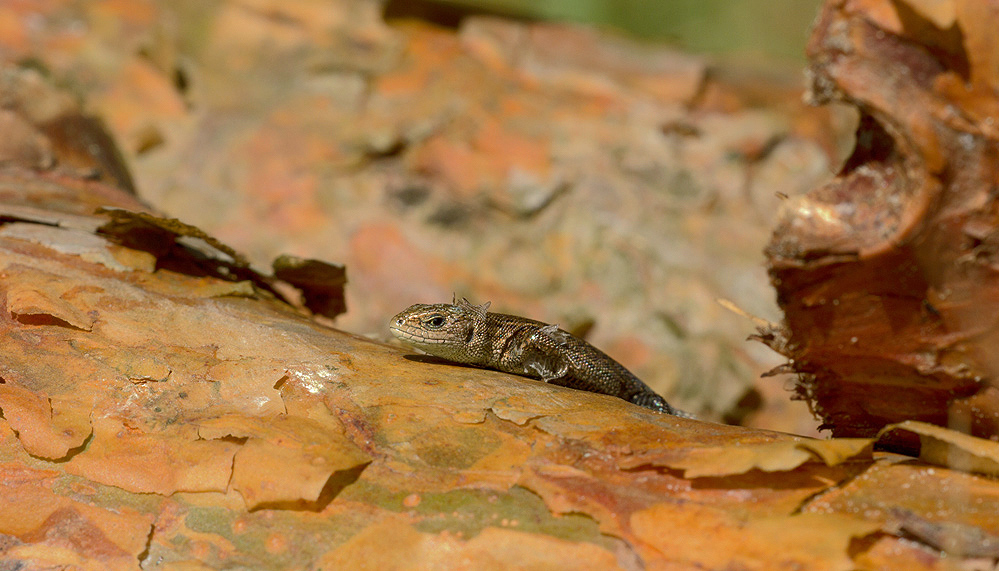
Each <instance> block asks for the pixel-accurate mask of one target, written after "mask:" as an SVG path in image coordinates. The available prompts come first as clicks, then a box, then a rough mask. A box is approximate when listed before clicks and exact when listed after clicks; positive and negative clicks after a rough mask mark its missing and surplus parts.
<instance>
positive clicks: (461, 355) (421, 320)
mask: <svg viewBox="0 0 999 571" xmlns="http://www.w3.org/2000/svg"><path fill="white" fill-rule="evenodd" d="M489 305H490V303H489V302H486V303H485V304H483V305H474V304H472V303H470V302H469V301H468V300H467V299H464V298H462V299H457V297H456V298H455V300H454V301H453V302H452V303H450V304H447V303H437V304H424V303H417V304H415V305H412V306H410V307H408V308H407V309H406V310H404V311H402V312H401V313H399V314H398V315H396V316H395V317H393V318H392V321H391V322H390V323H389V329H390V330H391V332H392V334H393V335H395V336H396V337H398V338H399V339H401V340H403V341H405V342H408V343H409V344H410V345H413V346H414V347H416V348H417V349H420V350H421V351H423V352H425V353H427V354H429V355H433V356H435V357H442V358H444V359H447V360H449V361H454V362H457V363H464V364H469V365H477V366H480V367H486V368H490V369H497V370H499V371H503V372H506V373H514V374H517V375H523V376H526V377H531V378H534V379H540V380H542V381H544V382H546V383H552V384H556V385H560V386H563V387H570V388H574V389H580V390H584V391H590V392H595V393H603V394H606V395H611V396H615V397H618V398H622V399H624V400H626V401H628V402H631V403H634V404H637V405H639V406H643V407H645V408H648V409H652V410H654V411H657V412H661V413H666V414H674V415H678V416H688V415H687V413H684V412H681V411H679V410H677V409H675V408H673V407H672V406H670V404H669V403H667V402H666V399H664V398H663V397H661V396H659V395H658V394H657V393H656V392H655V391H653V390H652V389H651V388H649V386H648V385H646V384H645V383H643V382H642V381H641V380H640V379H639V378H638V377H636V376H635V375H633V374H632V373H631V372H630V371H628V369H626V368H624V366H623V365H621V364H620V363H618V362H617V361H615V360H614V359H612V358H610V357H609V356H608V355H607V354H606V353H604V352H603V351H601V350H599V349H597V348H596V347H594V346H593V345H590V344H589V343H587V342H586V341H584V340H582V339H580V338H579V337H576V336H575V335H573V334H571V333H569V332H568V331H565V330H563V329H560V328H559V327H558V325H549V324H547V323H543V322H541V321H535V320H533V319H528V318H526V317H518V316H516V315H506V314H503V313H490V312H488V311H487V310H488V309H489Z"/></svg>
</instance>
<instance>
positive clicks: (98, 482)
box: [0, 140, 999, 571]
mask: <svg viewBox="0 0 999 571" xmlns="http://www.w3.org/2000/svg"><path fill="white" fill-rule="evenodd" d="M25 144H28V145H30V144H32V142H31V141H30V140H29V141H27V142H26V143H25ZM94 203H100V204H102V205H103V206H105V207H114V208H116V209H115V210H106V209H105V210H101V211H100V212H99V213H97V214H92V212H93V210H94ZM121 209H127V210H128V211H131V210H134V209H138V210H144V208H143V207H142V205H141V204H138V203H136V201H135V199H134V197H133V196H131V195H129V194H126V193H124V192H122V191H120V190H118V189H115V188H112V187H108V186H105V185H103V184H100V183H95V182H92V181H83V180H79V179H74V178H72V177H68V176H65V175H59V174H57V173H55V172H51V171H50V172H44V173H39V172H36V171H33V170H27V169H25V168H24V167H23V166H17V165H10V164H8V165H6V166H4V167H2V168H0V214H2V224H0V300H2V304H3V307H2V310H3V311H2V313H0V346H2V347H3V355H2V358H0V411H2V415H0V562H2V564H3V565H4V566H6V567H9V568H13V569H20V568H27V569H36V568H39V569H41V568H67V569H93V570H98V569H100V570H107V569H140V568H141V569H192V568H195V569H206V568H207V569H225V568H233V567H242V568H253V569H292V568H294V569H378V570H383V569H426V570H431V569H434V570H436V569H467V568H474V569H497V570H498V569H510V568H521V569H553V568H571V569H594V570H597V569H601V570H602V569H625V570H631V571H638V570H640V569H660V568H663V569H665V568H673V569H677V568H678V569H701V570H703V569H715V570H718V571H721V570H726V569H733V568H739V569H752V570H760V571H765V570H770V569H780V568H789V569H830V570H848V569H855V568H857V567H861V568H877V569H905V570H913V569H915V570H921V569H925V570H930V569H941V568H947V567H946V566H947V565H952V564H956V563H955V562H963V561H965V560H967V561H969V562H973V561H974V560H975V558H983V557H984V558H995V557H999V543H997V538H999V521H997V520H996V518H995V513H996V512H997V511H999V485H997V483H996V480H995V477H996V476H997V475H999V447H997V445H996V444H995V443H993V442H989V441H987V440H981V439H976V438H972V437H970V436H967V435H963V434H960V433H957V432H954V431H951V430H947V429H941V428H938V427H934V426H932V425H919V424H914V423H908V424H904V425H900V426H898V427H896V428H894V429H893V431H895V432H905V433H907V434H914V435H918V437H919V438H921V439H923V442H924V446H923V450H922V456H923V458H922V460H923V461H921V462H920V461H916V460H915V459H912V458H905V457H902V456H898V455H894V454H881V453H872V452H871V450H872V447H873V446H874V444H875V443H874V441H873V440H869V439H832V440H826V441H820V440H812V439H807V438H802V437H796V436H790V435H786V434H779V433H774V432H766V431H758V430H752V429H745V428H739V427H731V426H724V425H720V424H713V423H707V422H701V421H697V420H690V419H683V418H677V417H673V416H668V415H661V414H657V413H654V412H651V411H648V410H645V409H642V408H640V407H637V406H635V405H631V404H629V403H626V402H624V401H622V400H620V399H616V398H613V397H606V396H602V395H595V394H591V393H585V392H580V391H573V390H571V389H565V388H562V387H557V386H551V385H546V384H544V383H540V382H536V381H531V380H528V379H524V378H522V377H514V376H510V375H505V374H502V373H497V372H493V371H486V370H481V369H472V368H467V367H461V366H454V365H450V364H443V363H439V362H433V361H428V360H427V359H425V358H419V357H414V356H412V355H409V352H407V351H404V350H400V349H398V348H395V347H389V346H386V345H383V344H380V343H376V342H373V341H370V340H368V339H364V338H361V337H358V336H355V335H352V334H349V333H345V332H342V331H339V330H336V329H332V328H329V327H325V326H323V325H321V324H319V323H317V322H315V321H314V320H313V319H312V318H310V316H309V315H308V314H307V313H305V312H304V311H302V310H300V309H298V308H296V307H294V306H292V305H291V304H289V303H287V302H285V301H282V300H281V299H280V298H278V297H275V295H274V294H273V293H272V291H271V289H268V288H269V287H273V289H283V288H282V287H278V286H277V283H276V282H275V281H273V278H269V277H268V276H264V275H257V276H256V277H255V278H254V279H240V276H238V275H234V273H233V271H232V269H231V263H232V262H231V260H230V259H228V258H227V257H226V256H224V255H223V253H224V252H225V251H226V250H228V248H227V247H225V246H224V245H223V244H221V243H218V242H217V241H215V240H213V239H211V238H210V237H209V236H205V235H203V236H202V237H203V238H205V239H206V242H211V243H214V244H215V245H216V250H219V252H222V253H219V252H216V253H215V254H214V255H215V256H217V258H211V256H208V255H207V254H206V253H205V251H201V250H192V249H191V247H190V246H189V245H188V244H187V243H186V240H185V238H188V237H190V235H191V234H197V233H198V232H195V231H194V230H193V229H192V228H191V227H183V226H178V225H177V223H176V222H175V221H169V220H165V219H158V218H157V217H156V216H155V214H154V213H151V212H149V211H145V212H140V213H137V214H134V215H127V214H125V211H126V210H121ZM125 219H129V220H133V221H135V220H142V221H144V222H145V223H147V224H152V225H153V226H155V227H157V228H162V227H163V226H167V227H171V228H178V227H180V228H185V230H184V233H178V234H177V235H176V238H175V241H174V242H173V243H172V244H170V245H168V246H164V240H163V239H162V236H161V234H160V233H154V238H155V239H150V236H149V234H150V233H149V226H147V225H139V224H134V225H131V226H129V227H128V229H125V228H123V227H122V225H121V222H122V220H125ZM112 229H113V231H111V230H112ZM126 244H127V245H126ZM208 259H215V260H216V262H214V263H211V264H210V263H208V262H207V260H208ZM212 268H214V270H213V271H212ZM223 268H225V269H223ZM335 277H336V276H334V281H336V280H335ZM903 537H904V538H905V539H903Z"/></svg>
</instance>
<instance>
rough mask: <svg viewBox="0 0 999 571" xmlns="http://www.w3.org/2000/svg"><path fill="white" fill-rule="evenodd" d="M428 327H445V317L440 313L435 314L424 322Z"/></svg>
mask: <svg viewBox="0 0 999 571" xmlns="http://www.w3.org/2000/svg"><path fill="white" fill-rule="evenodd" d="M424 323H425V324H426V325H427V327H432V328H434V329H440V328H441V327H444V317H443V316H440V315H435V316H433V317H431V318H429V319H427V320H426V321H425V322H424Z"/></svg>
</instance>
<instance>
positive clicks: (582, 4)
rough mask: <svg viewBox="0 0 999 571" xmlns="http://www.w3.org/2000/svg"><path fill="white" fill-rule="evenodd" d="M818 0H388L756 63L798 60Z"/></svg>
mask: <svg viewBox="0 0 999 571" xmlns="http://www.w3.org/2000/svg"><path fill="white" fill-rule="evenodd" d="M819 5H820V2H819V0H740V1H738V2H732V1H731V0H542V1H538V0H439V1H436V2H434V1H429V0H391V1H390V2H388V3H387V5H386V15H387V16H389V17H399V16H404V15H405V16H411V17H419V18H424V19H431V20H435V21H438V22H455V21H457V20H458V19H460V18H461V17H462V16H463V15H466V14H469V13H476V12H480V13H481V12H490V13H493V14H498V15H506V16H508V17H516V18H525V19H533V20H548V21H565V22H578V23H583V24H591V25H596V26H599V27H601V28H604V29H608V30H616V31H618V32H620V33H624V34H627V35H629V36H632V37H635V38H639V39H643V40H648V41H655V42H668V43H670V44H673V45H675V46H677V47H679V48H682V49H684V50H685V51H690V52H697V53H703V54H711V55H713V56H718V57H721V58H724V59H727V60H732V61H737V62H745V63H746V64H747V65H753V66H755V67H758V68H765V67H769V66H781V65H783V66H787V67H791V66H798V67H800V66H802V65H804V63H805V49H804V46H805V42H806V40H807V39H808V29H809V27H810V24H811V22H812V20H813V19H814V18H815V15H816V14H817V13H818V8H819Z"/></svg>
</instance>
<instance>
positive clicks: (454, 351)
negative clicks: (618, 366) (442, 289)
mask: <svg viewBox="0 0 999 571" xmlns="http://www.w3.org/2000/svg"><path fill="white" fill-rule="evenodd" d="M455 301H456V302H455V303H454V304H449V303H435V304H425V303H418V304H416V305H411V306H409V307H408V308H407V309H406V310H405V311H403V312H401V313H399V314H398V315H396V316H395V317H393V318H392V321H391V322H390V323H389V329H390V330H391V331H392V334H393V335H395V336H396V337H398V338H399V339H402V340H403V341H406V342H407V343H409V344H410V345H412V346H414V347H416V348H417V349H420V350H421V351H424V352H426V353H429V354H430V355H435V356H437V357H444V358H445V359H450V360H452V361H458V362H461V363H474V362H476V359H475V355H474V353H475V350H474V348H475V346H476V345H477V344H476V343H475V332H476V330H480V331H481V329H482V327H481V326H482V325H484V323H485V320H486V309H488V308H489V304H488V303H486V304H484V305H472V304H471V303H469V302H468V300H465V299H461V300H455Z"/></svg>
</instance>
